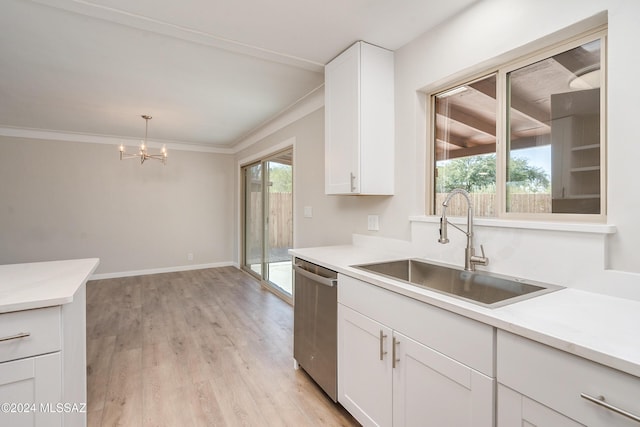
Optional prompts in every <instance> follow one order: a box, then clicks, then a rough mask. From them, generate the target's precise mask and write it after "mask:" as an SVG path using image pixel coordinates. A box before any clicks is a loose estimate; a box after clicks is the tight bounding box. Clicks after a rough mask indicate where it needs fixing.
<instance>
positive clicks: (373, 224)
mask: <svg viewBox="0 0 640 427" xmlns="http://www.w3.org/2000/svg"><path fill="white" fill-rule="evenodd" d="M367 230H369V231H379V230H380V217H379V216H378V215H369V216H368V217H367Z"/></svg>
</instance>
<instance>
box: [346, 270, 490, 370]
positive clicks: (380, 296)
mask: <svg viewBox="0 0 640 427" xmlns="http://www.w3.org/2000/svg"><path fill="white" fill-rule="evenodd" d="M338 302H340V303H341V304H343V305H346V306H348V307H351V308H352V309H353V310H355V311H357V312H359V313H362V314H364V315H365V316H367V317H370V318H372V319H375V320H376V321H378V322H380V323H382V324H384V325H386V326H388V327H390V328H391V329H394V330H396V331H398V332H400V333H402V334H404V335H407V336H410V337H411V338H412V339H414V340H416V341H417V342H419V343H421V344H423V345H426V346H428V347H430V348H432V349H434V350H436V351H438V352H440V353H442V354H445V355H446V356H448V357H451V358H452V359H454V360H456V361H458V362H460V363H462V364H464V365H466V366H468V367H470V368H473V369H475V370H477V371H480V372H481V373H483V374H485V375H487V376H489V377H494V376H495V374H494V364H493V358H494V342H495V340H494V329H493V327H491V326H489V325H486V324H484V323H480V322H477V321H475V320H473V319H469V318H467V317H464V316H460V315H458V314H455V313H451V312H449V311H446V310H443V309H441V308H438V307H435V306H432V305H429V304H426V303H423V302H421V301H418V300H415V299H412V298H409V297H407V296H404V295H400V294H397V293H395V292H391V291H389V290H386V289H383V288H381V287H378V286H375V285H372V284H370V283H367V282H363V281H361V280H357V279H354V278H352V277H349V276H345V275H342V274H339V275H338Z"/></svg>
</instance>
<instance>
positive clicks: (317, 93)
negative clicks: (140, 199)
mask: <svg viewBox="0 0 640 427" xmlns="http://www.w3.org/2000/svg"><path fill="white" fill-rule="evenodd" d="M322 107H324V85H321V86H319V87H317V88H316V89H314V90H313V91H311V92H310V93H309V94H307V95H305V96H304V97H302V98H301V99H299V100H298V101H296V102H295V103H294V104H293V105H291V106H290V107H287V108H286V109H285V110H283V111H282V112H280V113H279V114H277V115H276V116H275V117H274V118H272V119H270V120H268V121H266V122H264V123H262V124H261V125H260V126H258V127H257V128H255V129H254V130H252V131H250V132H248V133H247V136H245V137H243V138H241V139H239V140H238V142H236V143H235V144H234V145H232V146H229V147H219V146H206V145H198V144H189V143H183V142H179V141H160V140H153V139H147V145H148V146H149V147H151V148H161V147H163V146H164V147H166V148H167V149H168V150H176V151H197V152H203V153H216V154H236V153H239V152H240V151H242V150H245V149H247V148H249V147H251V146H252V145H253V144H256V143H257V142H260V141H261V140H263V139H264V138H266V137H268V136H269V135H271V134H273V133H275V132H277V131H279V130H280V129H282V128H284V127H286V126H288V125H290V124H292V123H294V122H296V121H297V120H300V119H301V118H303V117H305V116H307V115H309V114H311V113H313V112H314V111H316V110H319V109H320V108H322ZM0 136H4V137H11V138H24V139H34V140H46V141H65V142H82V143H91V144H109V145H118V146H119V145H120V144H123V145H125V146H138V145H140V138H128V137H118V136H110V135H93V134H85V133H79V132H60V131H54V130H43V129H28V128H16V127H10V126H4V127H0Z"/></svg>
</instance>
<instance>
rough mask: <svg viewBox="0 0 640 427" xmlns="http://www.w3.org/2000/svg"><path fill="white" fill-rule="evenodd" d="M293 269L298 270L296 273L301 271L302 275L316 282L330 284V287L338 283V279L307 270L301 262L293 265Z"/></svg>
mask: <svg viewBox="0 0 640 427" xmlns="http://www.w3.org/2000/svg"><path fill="white" fill-rule="evenodd" d="M293 269H294V270H295V271H296V273H300V274H301V275H303V276H304V277H306V278H307V279H311V280H313V281H314V282H317V283H320V284H321V285H324V286H329V287H330V288H332V287H334V286H335V285H337V284H338V279H332V278H330V277H323V276H320V275H318V274H315V273H312V272H310V271H308V270H305V269H304V268H303V267H302V266H301V265H299V264H294V265H293Z"/></svg>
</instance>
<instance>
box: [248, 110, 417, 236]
mask: <svg viewBox="0 0 640 427" xmlns="http://www.w3.org/2000/svg"><path fill="white" fill-rule="evenodd" d="M286 141H291V142H294V141H295V142H294V144H295V147H294V166H293V168H294V189H293V191H294V242H295V243H294V245H295V247H297V248H302V247H309V246H324V245H338V244H348V243H351V236H352V233H354V232H356V233H361V234H366V233H367V230H366V227H367V214H380V213H382V212H384V210H385V209H386V207H387V205H388V204H389V202H390V201H391V197H377V196H366V197H358V196H327V195H325V194H324V108H320V109H318V110H316V111H314V112H312V113H311V114H309V115H307V116H305V117H303V118H301V119H300V120H297V121H296V122H294V123H292V124H290V125H288V126H286V127H284V128H282V129H280V130H279V131H277V132H274V133H273V134H271V135H269V136H267V137H265V138H263V139H262V140H260V141H259V142H257V143H256V144H254V145H252V146H251V147H249V148H247V149H245V150H243V151H241V152H239V153H238V154H237V156H236V159H237V163H238V164H240V163H242V162H243V160H246V159H252V158H254V157H255V156H257V155H259V154H263V153H268V152H270V151H274V150H277V149H278V147H280V146H282V144H284V143H286ZM239 191H240V190H239V187H238V194H239ZM305 206H310V207H311V208H312V209H313V217H312V218H304V215H303V213H304V207H305ZM238 217H239V216H238ZM407 226H408V224H407ZM372 233H373V232H372Z"/></svg>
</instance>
